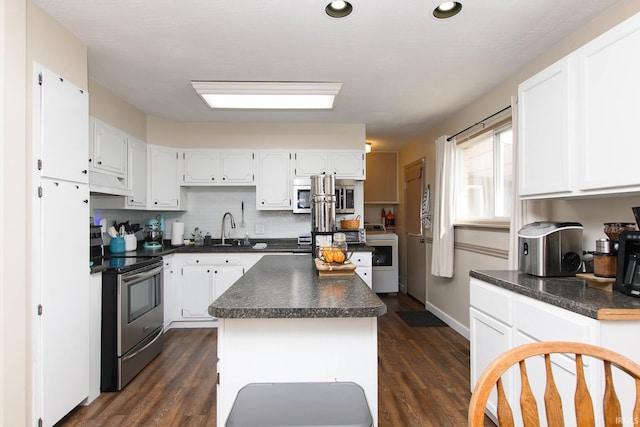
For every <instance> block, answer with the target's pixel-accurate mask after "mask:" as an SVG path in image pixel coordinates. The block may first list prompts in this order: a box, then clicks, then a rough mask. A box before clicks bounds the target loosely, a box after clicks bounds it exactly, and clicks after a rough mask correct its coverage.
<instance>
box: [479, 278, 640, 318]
mask: <svg viewBox="0 0 640 427" xmlns="http://www.w3.org/2000/svg"><path fill="white" fill-rule="evenodd" d="M469 276H471V277H474V278H476V279H479V280H482V281H484V282H487V283H491V284H493V285H496V286H499V287H501V288H504V289H507V290H510V291H513V292H516V293H518V294H521V295H525V296H528V297H530V298H534V299H536V300H538V301H542V302H545V303H548V304H551V305H555V306H556V307H560V308H564V309H566V310H569V311H572V312H574V313H578V314H581V315H583V316H587V317H591V318H593V319H600V320H637V319H640V298H634V297H630V296H627V295H624V294H622V293H620V292H616V291H613V292H607V291H603V290H600V289H595V288H591V287H589V286H588V285H587V282H586V280H583V279H579V278H577V277H536V276H531V275H528V274H522V273H520V272H519V271H515V270H483V271H478V270H471V271H470V272H469Z"/></svg>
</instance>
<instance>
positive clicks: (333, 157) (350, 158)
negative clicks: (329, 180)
mask: <svg viewBox="0 0 640 427" xmlns="http://www.w3.org/2000/svg"><path fill="white" fill-rule="evenodd" d="M329 160H330V163H329V173H331V174H333V175H335V176H336V177H338V178H353V179H365V178H366V174H365V155H364V150H344V151H332V152H330V153H329Z"/></svg>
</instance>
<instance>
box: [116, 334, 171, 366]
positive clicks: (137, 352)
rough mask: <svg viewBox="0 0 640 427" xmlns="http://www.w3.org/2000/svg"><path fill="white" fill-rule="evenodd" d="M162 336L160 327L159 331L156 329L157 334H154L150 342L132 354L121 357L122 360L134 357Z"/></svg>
mask: <svg viewBox="0 0 640 427" xmlns="http://www.w3.org/2000/svg"><path fill="white" fill-rule="evenodd" d="M161 336H162V328H160V331H158V334H157V335H156V336H155V338H154V339H152V340H151V342H150V343H149V344H147V345H145V346H144V347H142V348H141V349H140V350H138V351H136V352H135V353H133V354H130V355H128V356H126V357H123V358H122V361H123V362H124V361H125V360H129V359H131V358H133V357H136V356H137V355H138V354H140V353H141V352H143V351H145V350H146V349H147V348H149V347H150V346H151V345H152V344H153V343H154V342H156V341H158V339H159V338H160V337H161Z"/></svg>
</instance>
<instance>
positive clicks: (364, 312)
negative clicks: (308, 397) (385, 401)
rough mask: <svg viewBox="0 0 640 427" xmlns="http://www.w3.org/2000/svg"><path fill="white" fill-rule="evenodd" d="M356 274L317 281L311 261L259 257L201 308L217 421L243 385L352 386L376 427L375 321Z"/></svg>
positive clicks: (374, 306) (375, 302)
mask: <svg viewBox="0 0 640 427" xmlns="http://www.w3.org/2000/svg"><path fill="white" fill-rule="evenodd" d="M385 313H386V306H385V305H384V303H382V301H381V300H380V299H379V298H378V297H377V296H376V294H375V293H374V292H373V291H372V290H371V289H370V288H369V287H368V286H367V285H366V284H365V283H364V282H363V281H362V279H360V278H359V277H358V276H357V275H349V276H331V277H319V276H318V274H317V271H316V270H315V266H314V264H313V258H312V257H311V255H309V254H305V255H293V256H286V255H265V256H264V257H262V259H261V260H260V261H258V263H257V264H256V265H255V266H253V267H252V268H251V269H250V270H248V271H247V272H246V273H245V274H244V275H243V276H242V277H241V278H240V279H239V280H238V281H237V282H236V283H234V284H233V286H231V287H230V288H229V289H228V290H227V291H226V292H225V293H224V294H222V295H221V296H220V297H219V298H218V299H216V300H215V301H214V302H213V303H212V304H211V305H210V306H209V314H210V315H212V316H215V317H217V318H218V375H219V385H218V393H217V403H218V405H217V421H218V424H217V425H219V426H224V425H225V422H226V420H227V417H228V415H229V413H230V411H231V407H232V405H233V402H234V400H235V398H236V395H237V393H238V392H239V391H240V389H241V388H242V387H244V386H245V385H247V384H250V383H281V382H347V381H351V382H355V383H357V384H359V385H360V386H361V387H362V388H363V389H364V391H365V395H366V398H367V402H368V404H369V408H370V410H371V415H372V417H373V419H374V425H376V426H377V423H378V421H377V419H378V340H377V318H378V316H382V315H384V314H385Z"/></svg>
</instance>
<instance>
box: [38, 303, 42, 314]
mask: <svg viewBox="0 0 640 427" xmlns="http://www.w3.org/2000/svg"><path fill="white" fill-rule="evenodd" d="M38 316H42V304H38Z"/></svg>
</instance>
